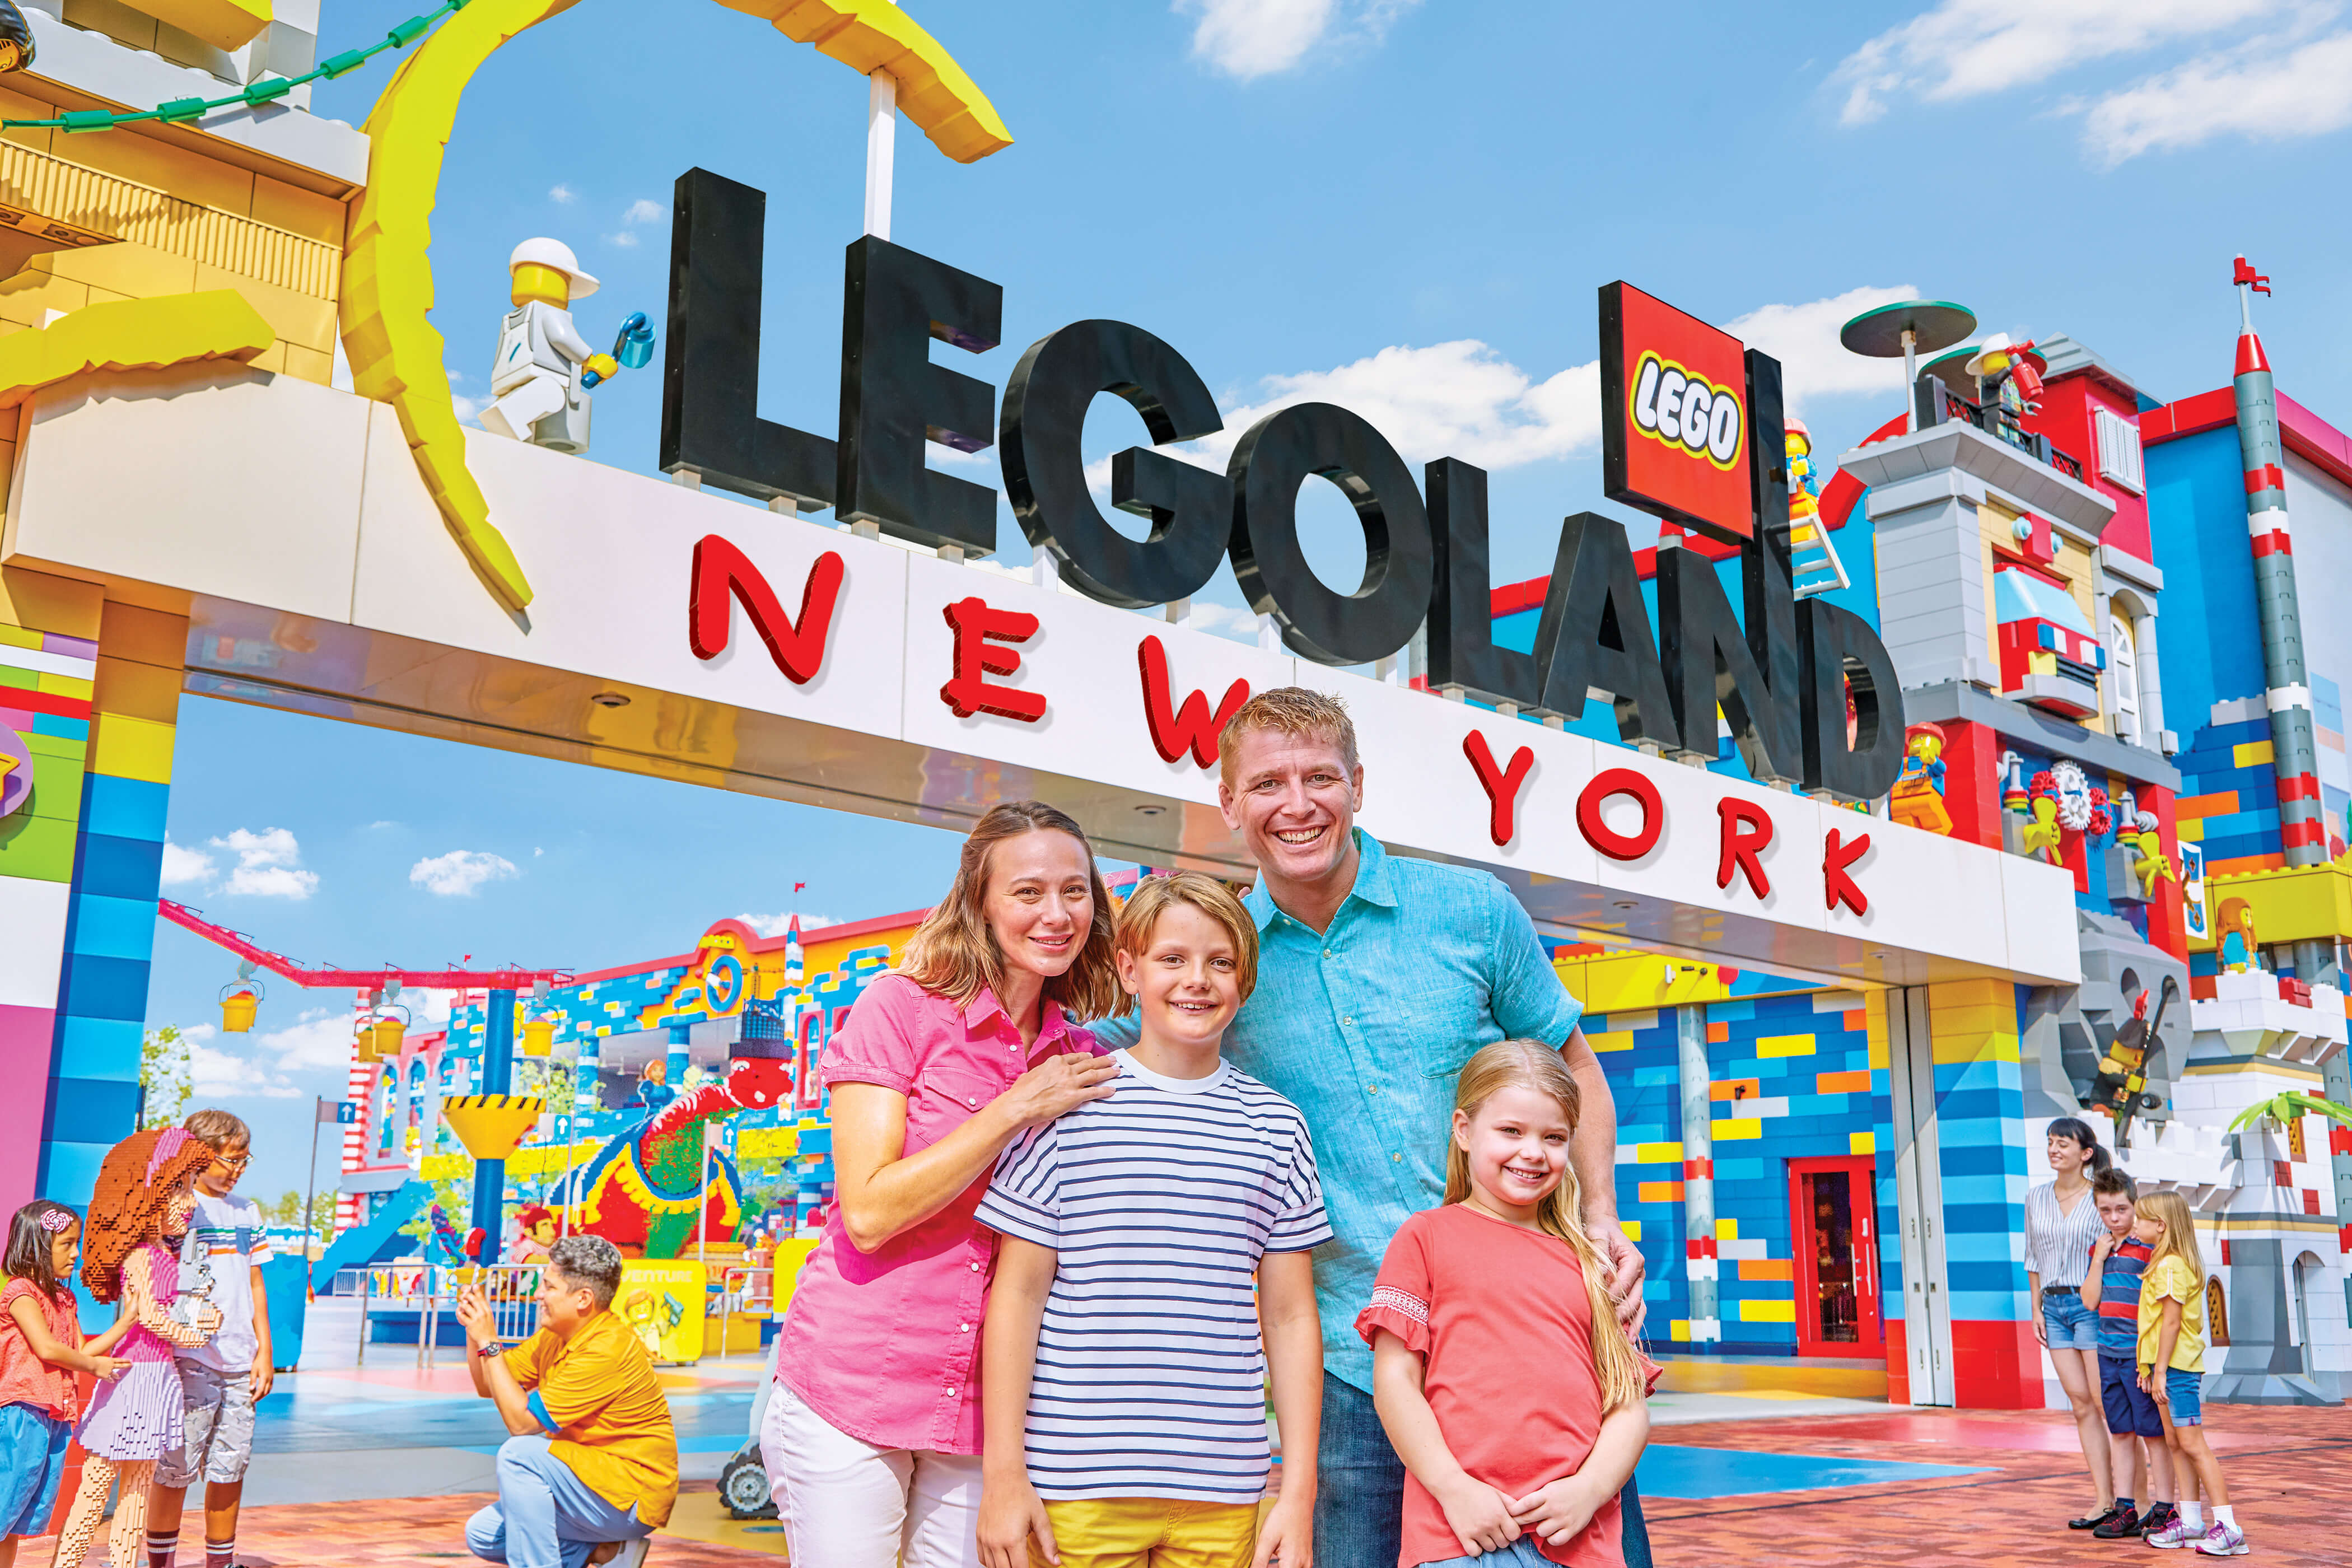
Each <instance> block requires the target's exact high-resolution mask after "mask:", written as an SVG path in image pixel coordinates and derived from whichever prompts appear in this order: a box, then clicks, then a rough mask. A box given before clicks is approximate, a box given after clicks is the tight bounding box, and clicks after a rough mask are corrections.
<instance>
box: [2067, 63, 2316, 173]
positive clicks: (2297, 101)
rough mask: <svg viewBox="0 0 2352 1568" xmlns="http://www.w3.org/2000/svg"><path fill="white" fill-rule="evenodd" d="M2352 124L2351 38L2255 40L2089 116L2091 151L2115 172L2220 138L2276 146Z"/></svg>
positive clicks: (2121, 94)
mask: <svg viewBox="0 0 2352 1568" xmlns="http://www.w3.org/2000/svg"><path fill="white" fill-rule="evenodd" d="M2346 125H2352V32H2339V33H2335V34H2331V35H2329V36H2328V37H2322V38H2316V39H2311V40H2308V41H2293V42H2290V41H2287V40H2283V39H2278V38H2269V37H2265V38H2256V39H2252V40H2251V41H2249V43H2247V44H2246V45H2245V46H2243V47H2240V48H2236V49H2230V50H2225V51H2222V52H2221V53H2216V54H2210V55H2206V56H2203V57H2201V58H2197V59H2193V60H2190V61H2189V62H2188V63H2187V64H2186V65H2182V66H2179V67H2177V68H2174V69H2172V70H2168V71H2164V72H2161V73H2160V74H2158V75H2156V76H2152V77H2149V78H2147V79H2145V80H2143V81H2139V82H2136V83H2134V84H2133V85H2131V86H2129V87H2126V88H2122V89H2117V90H2116V91H2114V92H2110V93H2108V94H2106V95H2105V96H2104V97H2102V98H2100V99H2099V100H2097V101H2096V102H2095V103H2093V104H2091V105H2090V106H2089V108H2088V109H2087V110H2086V111H2085V112H2084V120H2083V141H2084V147H2085V149H2086V150H2087V151H2088V152H2089V153H2091V155H2092V156H2093V157H2094V158H2095V160H2097V161H2098V162H2099V163H2103V164H2105V166H2106V167H2108V168H2113V167H2115V166H2116V164H2118V163H2123V162H2124V161H2125V160H2126V159H2128V158H2136V157H2137V156H2138V155H2139V154H2141V153H2149V152H2165V151H2172V150H2176V149H2179V148H2183V147H2193V146H2196V145H2197V144H2198V143H2199V142H2207V141H2210V140H2211V139H2212V138H2214V137H2216V136H2223V135H2239V136H2246V137H2251V138H2253V139H2254V140H2257V141H2265V142H2276V141H2284V140H2287V139H2289V138H2293V137H2300V136H2319V135H2324V134H2326V132H2331V131H2340V130H2342V129H2343V128H2344V127H2345V126H2346Z"/></svg>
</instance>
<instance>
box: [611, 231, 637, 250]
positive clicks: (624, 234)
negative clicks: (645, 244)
mask: <svg viewBox="0 0 2352 1568" xmlns="http://www.w3.org/2000/svg"><path fill="white" fill-rule="evenodd" d="M604 243H605V244H607V245H617V246H619V247H621V248H622V249H623V250H635V248H636V247H637V237H636V236H635V235H634V234H631V233H630V232H629V231H628V230H627V229H623V230H622V231H621V232H620V233H618V234H608V235H606V236H605V237H604Z"/></svg>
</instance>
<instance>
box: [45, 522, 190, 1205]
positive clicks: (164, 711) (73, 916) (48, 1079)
mask: <svg viewBox="0 0 2352 1568" xmlns="http://www.w3.org/2000/svg"><path fill="white" fill-rule="evenodd" d="M5 584H6V588H5V597H0V724H5V725H6V727H7V729H8V731H10V734H11V736H12V737H15V738H16V741H15V745H14V747H12V749H21V750H22V751H23V752H26V753H28V754H29V756H30V758H31V764H32V765H31V770H30V771H31V773H32V775H33V778H32V789H31V792H30V795H28V796H26V798H25V799H24V800H23V801H22V803H21V805H20V806H19V808H18V809H17V810H16V811H13V812H11V813H9V814H8V816H5V817H0V925H5V927H6V928H7V930H8V931H9V942H8V946H9V948H10V949H11V950H12V956H11V957H10V958H9V959H6V960H0V963H5V965H6V966H7V967H6V968H5V970H0V973H5V981H0V985H4V986H5V990H0V1049H5V1052H6V1059H7V1061H8V1063H9V1066H10V1068H12V1069H13V1070H15V1071H18V1072H21V1073H22V1075H23V1076H22V1077H21V1078H19V1079H17V1080H16V1081H19V1082H28V1083H37V1084H40V1085H42V1086H43V1089H44V1092H43V1093H42V1094H40V1095H37V1096H36V1095H29V1094H28V1095H22V1096H19V1097H17V1098H16V1100H13V1101H12V1102H11V1103H10V1105H9V1106H8V1108H7V1109H6V1110H0V1116H5V1117H6V1118H7V1119H8V1121H6V1123H5V1131H0V1144H5V1148H6V1151H7V1152H6V1153H5V1155H0V1159H5V1162H6V1163H5V1166H0V1205H9V1206H13V1205H14V1204H15V1203H17V1202H22V1201H23V1200H24V1199H25V1198H26V1197H28V1196H30V1195H31V1194H33V1192H34V1191H36V1190H38V1191H40V1192H41V1193H43V1194H47V1195H50V1196H54V1197H57V1198H59V1199H60V1200H62V1201H64V1202H68V1203H79V1202H80V1201H81V1200H82V1199H83V1197H84V1196H86V1195H87V1194H88V1193H89V1190H90V1185H91V1184H92V1182H93V1181H94V1180H95V1179H96V1176H97V1173H98V1163H99V1160H100V1157H101V1156H102V1155H103V1154H104V1152H105V1151H106V1150H107V1149H108V1148H109V1147H110V1146H111V1145H112V1144H113V1143H115V1142H117V1141H119V1140H120V1139H121V1138H122V1137H123V1136H124V1135H125V1134H126V1133H128V1132H129V1131H131V1129H132V1127H133V1126H134V1125H135V1123H136V1119H137V1116H138V1110H139V1072H140V1045H141V1042H142V1038H143V1037H144V1024H145V1018H146V1014H147V972H148V964H149V961H150V958H151V956H152V950H153V943H154V928H155V900H156V891H157V888H158V884H159V879H160V878H161V875H162V870H163V821H164V812H165V806H166V803H167V799H168V796H169V793H170V786H171V775H172V741H173V728H174V725H175V724H176V722H177V720H178V712H179V693H180V669H181V665H182V655H183V653H184V649H185V647H186V642H187V619H186V617H185V616H176V615H171V614H166V613H164V612H162V611H158V610H153V609H147V608H142V607H141V606H138V605H130V604H125V603H121V602H120V601H115V600H109V599H106V598H105V597H104V596H103V593H102V591H101V590H100V588H99V587H98V586H96V585H95V584H84V583H74V582H68V581H65V580H63V579H59V578H54V577H48V576H46V575H43V574H37V573H31V572H25V571H20V570H16V569H10V570H9V571H8V572H7V573H6V574H5Z"/></svg>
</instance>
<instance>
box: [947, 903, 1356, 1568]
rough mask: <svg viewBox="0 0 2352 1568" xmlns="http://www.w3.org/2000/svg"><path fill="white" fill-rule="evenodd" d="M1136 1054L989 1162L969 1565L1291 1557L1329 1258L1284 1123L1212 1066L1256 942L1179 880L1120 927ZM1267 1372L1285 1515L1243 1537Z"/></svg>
mask: <svg viewBox="0 0 2352 1568" xmlns="http://www.w3.org/2000/svg"><path fill="white" fill-rule="evenodd" d="M1256 968H1257V925H1256V922H1255V921H1252V920H1251V919H1250V916H1249V912H1248V911H1247V910H1244V908H1243V907H1242V904H1241V900H1238V899H1236V898H1234V895H1233V894H1232V893H1231V892H1230V891H1228V890H1227V889H1225V887H1224V885H1223V883H1221V882H1219V881H1217V880H1216V879H1214V878H1213V877H1209V876H1205V875H1203V874H1202V873H1201V872H1198V871H1177V872H1173V873H1171V874H1169V875H1166V876H1160V877H1153V878H1150V879H1147V880H1145V881H1144V882H1143V883H1141V884H1140V885H1139V887H1137V889H1136V890H1135V893H1134V896H1133V897H1131V898H1129V900H1128V902H1127V907H1126V908H1125V909H1124V910H1121V911H1120V915H1119V921H1118V972H1119V980H1120V983H1121V984H1124V985H1125V986H1126V988H1127V991H1128V994H1129V995H1131V996H1132V997H1134V998H1135V1001H1136V1004H1137V1006H1138V1010H1139V1022H1140V1025H1141V1028H1140V1033H1139V1037H1138V1039H1137V1041H1136V1044H1135V1045H1134V1047H1132V1048H1131V1049H1129V1050H1124V1051H1120V1052H1118V1064H1119V1076H1118V1079H1117V1080H1116V1082H1117V1089H1116V1091H1115V1092H1114V1093H1113V1094H1112V1095H1111V1096H1110V1098H1108V1100H1094V1101H1092V1102H1090V1103H1088V1104H1086V1105H1082V1106H1079V1107H1078V1108H1077V1109H1076V1110H1072V1111H1070V1112H1069V1113H1068V1114H1066V1115H1065V1116H1064V1117H1062V1119H1061V1120H1060V1121H1054V1122H1049V1123H1047V1124H1046V1125H1045V1126H1043V1127H1040V1128H1037V1129H1035V1130H1034V1131H1031V1132H1030V1133H1028V1134H1027V1135H1026V1136H1025V1137H1024V1138H1023V1139H1022V1140H1021V1141H1020V1142H1016V1143H1015V1144H1013V1147H1012V1148H1010V1149H1008V1150H1006V1151H1005V1153H1004V1157H1003V1161H1002V1162H1001V1163H999V1164H998V1166H997V1171H996V1176H995V1180H994V1182H993V1183H992V1185H991V1186H990V1188H989V1192H988V1194H987V1196H985V1197H984V1198H982V1200H981V1203H980V1208H979V1211H978V1214H977V1215H976V1217H977V1218H978V1219H979V1221H980V1223H981V1224H982V1225H984V1226H988V1227H989V1228H991V1229H992V1230H994V1231H995V1232H996V1233H997V1234H998V1236H999V1237H1000V1240H999V1242H998V1246H997V1254H996V1276H995V1282H994V1284H993V1286H992V1289H991V1292H990V1296H989V1305H988V1318H987V1323H986V1325H985V1329H986V1332H985V1337H984V1339H983V1342H982V1363H981V1366H982V1376H981V1406H982V1416H983V1421H984V1426H983V1428H982V1432H983V1435H982V1441H981V1467H982V1493H981V1508H980V1530H979V1534H980V1552H981V1560H982V1563H984V1564H986V1565H987V1568H1028V1564H1029V1563H1030V1546H1031V1542H1033V1541H1034V1543H1035V1546H1036V1550H1037V1552H1038V1553H1039V1554H1040V1556H1041V1557H1042V1558H1043V1559H1044V1560H1046V1561H1051V1562H1055V1563H1059V1564H1060V1568H1107V1565H1108V1564H1112V1563H1151V1562H1160V1561H1173V1562H1179V1563H1186V1564H1192V1565H1198V1568H1252V1564H1253V1563H1255V1564H1256V1565H1258V1568H1264V1564H1265V1563H1267V1562H1268V1560H1269V1559H1272V1558H1275V1557H1281V1558H1284V1559H1286V1561H1288V1562H1291V1563H1297V1562H1298V1561H1300V1560H1301V1559H1304V1558H1307V1557H1309V1556H1311V1555H1312V1553H1313V1550H1314V1547H1313V1537H1314V1521H1315V1451H1316V1445H1317V1435H1318V1427H1319V1426H1320V1424H1321V1417H1322V1401H1323V1335H1322V1328H1321V1325H1320V1323H1319V1321H1318V1317H1317V1313H1316V1308H1315V1282H1314V1276H1313V1273H1312V1271H1311V1269H1310V1268H1309V1267H1308V1264H1307V1253H1308V1251H1309V1250H1310V1249H1311V1248H1313V1247H1316V1246H1317V1245H1318V1244H1319V1243H1322V1242H1324V1241H1328V1240H1329V1239H1330V1237H1331V1226H1330V1224H1329V1222H1328V1220H1327V1219H1326V1218H1325V1216H1324V1213H1323V1190H1322V1186H1321V1184H1320V1183H1319V1182H1318V1179H1317V1177H1316V1173H1315V1152H1314V1149H1313V1147H1312V1145H1311V1144H1310V1143H1309V1142H1308V1140H1307V1123H1306V1121H1305V1119H1304V1118H1302V1117H1301V1116H1300V1115H1299V1113H1298V1108H1297V1106H1295V1105H1293V1104H1291V1103H1290V1101H1288V1100H1285V1099H1284V1098H1283V1097H1282V1096H1280V1095H1278V1094H1276V1092H1275V1091H1274V1090H1272V1089H1268V1088H1266V1087H1265V1085H1264V1084H1262V1083H1260V1082H1258V1081H1257V1080H1256V1079H1253V1078H1250V1077H1248V1076H1246V1075H1245V1074H1243V1073H1240V1072H1237V1071H1235V1070H1234V1068H1232V1067H1231V1066H1230V1065H1228V1064H1227V1063H1226V1062H1225V1061H1224V1060H1223V1058H1221V1057H1220V1055H1219V1053H1218V1046H1219V1042H1220V1041H1221V1040H1222V1039H1223V1035H1224V1031H1225V1026H1226V1025H1227V1024H1229V1023H1231V1022H1232V1021H1233V1016H1234V1014H1235V1013H1236V1012H1237V1011H1239V1010H1240V1007H1241V1005H1242V1001H1243V999H1244V997H1246V996H1247V995H1248V994H1249V992H1250V986H1251V984H1252V983H1253V982H1254V981H1255V972H1256ZM1269 1370H1270V1371H1271V1373H1272V1377H1271V1382H1272V1390H1273V1396H1274V1410H1275V1417H1276V1421H1278V1422H1279V1423H1280V1426H1281V1429H1282V1438H1283V1455H1284V1461H1285V1462H1284V1464H1283V1478H1282V1495H1281V1498H1280V1500H1278V1501H1277V1502H1276V1505H1275V1507H1274V1510H1272V1512H1271V1513H1269V1514H1268V1515H1267V1517H1266V1520H1265V1525H1264V1527H1263V1528H1261V1527H1260V1526H1259V1524H1258V1519H1257V1502H1258V1499H1259V1498H1260V1497H1261V1496H1262V1495H1263V1494H1264V1493H1265V1486H1266V1477H1267V1471H1268V1468H1269V1455H1268V1452H1267V1445H1266V1430H1265V1398H1266V1392H1267V1384H1268V1373H1269Z"/></svg>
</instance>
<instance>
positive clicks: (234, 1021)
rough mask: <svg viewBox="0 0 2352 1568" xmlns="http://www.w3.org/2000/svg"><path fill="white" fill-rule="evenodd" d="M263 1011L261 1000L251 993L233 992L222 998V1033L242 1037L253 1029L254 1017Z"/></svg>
mask: <svg viewBox="0 0 2352 1568" xmlns="http://www.w3.org/2000/svg"><path fill="white" fill-rule="evenodd" d="M260 1011H261V998H260V997H258V996H257V995H255V994H253V993H252V992H250V991H243V990H238V991H232V992H230V993H229V994H227V995H226V996H224V997H222V998H221V1032H222V1033H223V1034H228V1035H242V1034H246V1033H248V1032H249V1031H251V1029H252V1028H253V1020H254V1016H255V1015H256V1014H257V1013H259V1012H260Z"/></svg>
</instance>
